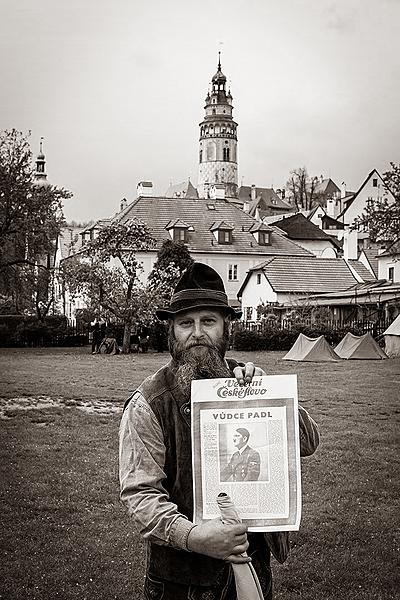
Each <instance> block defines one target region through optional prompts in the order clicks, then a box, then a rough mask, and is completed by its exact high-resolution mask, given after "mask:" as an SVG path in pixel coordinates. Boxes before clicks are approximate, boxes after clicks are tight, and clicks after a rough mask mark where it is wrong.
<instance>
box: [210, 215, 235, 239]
mask: <svg viewBox="0 0 400 600" xmlns="http://www.w3.org/2000/svg"><path fill="white" fill-rule="evenodd" d="M210 230H211V231H212V232H213V234H214V237H215V239H216V240H217V242H218V244H232V232H233V230H234V227H233V226H232V225H230V224H229V223H226V222H225V221H218V222H217V223H214V224H213V225H212V227H210Z"/></svg>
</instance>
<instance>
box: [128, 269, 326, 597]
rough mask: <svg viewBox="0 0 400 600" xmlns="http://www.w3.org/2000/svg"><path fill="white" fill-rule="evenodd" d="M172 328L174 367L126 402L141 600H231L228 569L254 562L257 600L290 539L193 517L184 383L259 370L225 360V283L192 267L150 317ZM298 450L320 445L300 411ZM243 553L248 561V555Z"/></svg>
mask: <svg viewBox="0 0 400 600" xmlns="http://www.w3.org/2000/svg"><path fill="white" fill-rule="evenodd" d="M157 316H158V318H159V319H161V320H168V323H169V348H170V353H171V361H170V362H169V363H168V364H167V365H165V366H164V367H162V368H161V369H160V370H159V371H157V372H156V373H155V374H154V375H152V376H151V377H148V378H147V379H146V380H145V381H144V382H143V383H142V384H141V386H140V387H139V388H138V389H137V390H136V391H135V392H134V393H133V394H132V395H131V396H130V398H129V400H128V401H127V403H126V405H125V409H124V413H123V417H122V420H121V427H120V483H121V499H122V501H123V502H124V503H125V505H126V506H127V508H128V512H129V514H130V515H131V517H132V518H133V521H134V523H135V525H136V526H137V528H138V529H139V532H140V533H141V535H142V536H143V538H144V539H145V541H146V544H147V568H146V576H145V585H144V598H145V599H146V600H148V599H150V598H152V599H155V600H157V599H160V600H161V599H163V600H184V599H185V600H188V599H192V600H195V599H199V600H200V599H203V600H236V598H237V594H236V586H235V580H234V576H233V569H232V565H234V564H241V563H246V562H248V561H249V560H251V561H252V565H253V567H254V569H255V572H256V573H257V575H258V579H259V582H260V588H261V590H262V594H263V598H265V599H268V600H271V598H272V577H271V570H270V551H271V552H272V553H273V554H274V556H275V557H276V558H277V559H278V560H279V561H280V562H283V561H284V560H285V558H286V556H287V553H288V536H287V533H268V534H266V533H248V534H247V527H246V526H245V525H243V524H242V523H233V524H230V523H229V524H228V523H226V522H222V520H221V519H212V520H210V521H207V522H204V523H202V524H199V525H195V524H194V523H193V522H192V519H193V486H192V483H193V482H192V455H191V431H190V411H191V399H190V391H191V382H192V380H197V379H214V378H221V377H225V378H229V377H236V379H237V381H238V383H239V384H240V385H245V384H246V383H249V382H251V380H252V378H253V377H254V376H255V375H263V374H264V372H263V371H262V370H261V369H259V368H257V367H254V365H253V363H247V364H246V365H243V363H238V362H237V361H235V360H233V359H226V358H225V354H226V351H227V349H228V344H229V333H230V325H231V321H232V320H234V319H237V318H240V316H241V313H240V312H238V311H235V310H234V309H233V308H232V307H231V306H229V304H228V298H227V296H226V293H225V290H224V285H223V281H222V279H221V278H220V276H219V275H218V273H216V271H214V270H213V269H212V268H211V267H209V266H207V265H204V264H201V263H194V264H193V265H192V266H191V267H189V268H188V269H187V270H186V271H185V272H184V273H183V275H182V277H181V279H180V280H179V282H178V284H177V286H176V288H175V292H174V295H173V297H172V299H171V303H170V305H169V306H168V307H167V308H165V309H163V310H159V311H157ZM299 427H300V446H301V448H300V452H301V455H302V456H308V455H310V454H312V453H313V452H314V451H315V449H316V448H317V446H318V442H319V435H318V429H317V426H316V424H315V422H314V421H313V420H312V419H311V417H310V416H309V415H308V413H307V412H306V411H305V410H304V409H303V408H301V407H299ZM246 552H247V555H246Z"/></svg>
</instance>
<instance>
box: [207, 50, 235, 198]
mask: <svg viewBox="0 0 400 600" xmlns="http://www.w3.org/2000/svg"><path fill="white" fill-rule="evenodd" d="M204 109H205V115H204V119H203V121H202V122H201V123H200V146H199V176H198V192H199V195H200V197H201V198H208V197H209V194H210V192H211V188H213V190H215V189H216V188H215V186H218V188H221V186H222V187H224V188H225V198H236V197H237V191H238V174H237V123H236V122H235V121H234V120H233V116H232V110H233V105H232V95H231V93H230V92H227V91H226V77H225V75H224V74H223V72H222V70H221V50H219V52H218V70H217V72H216V74H215V75H214V76H213V78H212V80H211V89H210V90H209V92H208V94H207V97H206V100H205V107H204Z"/></svg>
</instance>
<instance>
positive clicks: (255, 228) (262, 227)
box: [250, 221, 272, 233]
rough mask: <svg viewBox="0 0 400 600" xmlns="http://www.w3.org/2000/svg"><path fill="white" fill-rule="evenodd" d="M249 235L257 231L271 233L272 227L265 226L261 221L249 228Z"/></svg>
mask: <svg viewBox="0 0 400 600" xmlns="http://www.w3.org/2000/svg"><path fill="white" fill-rule="evenodd" d="M250 231H251V233H256V232H257V231H272V227H270V226H269V225H267V224H266V223H263V222H262V221H261V223H260V222H257V223H254V225H253V226H252V227H251V229H250Z"/></svg>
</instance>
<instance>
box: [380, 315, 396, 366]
mask: <svg viewBox="0 0 400 600" xmlns="http://www.w3.org/2000/svg"><path fill="white" fill-rule="evenodd" d="M383 335H384V336H385V350H386V354H387V355H388V356H400V315H398V316H397V317H396V318H395V320H394V321H393V323H391V325H389V327H388V328H387V329H386V331H384V332H383Z"/></svg>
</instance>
